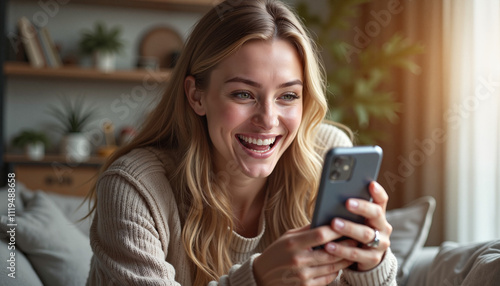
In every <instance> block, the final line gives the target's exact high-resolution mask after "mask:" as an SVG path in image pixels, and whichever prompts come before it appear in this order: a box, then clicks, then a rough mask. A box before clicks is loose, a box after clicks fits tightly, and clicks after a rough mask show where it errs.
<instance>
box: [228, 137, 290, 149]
mask: <svg viewBox="0 0 500 286" xmlns="http://www.w3.org/2000/svg"><path fill="white" fill-rule="evenodd" d="M281 137H282V136H276V137H272V138H266V139H262V138H254V137H249V136H244V135H237V138H238V140H239V141H240V143H241V145H243V147H245V148H247V149H248V150H250V151H252V152H256V153H266V152H268V151H270V150H271V149H272V148H273V147H274V146H275V145H276V143H277V141H279V139H281Z"/></svg>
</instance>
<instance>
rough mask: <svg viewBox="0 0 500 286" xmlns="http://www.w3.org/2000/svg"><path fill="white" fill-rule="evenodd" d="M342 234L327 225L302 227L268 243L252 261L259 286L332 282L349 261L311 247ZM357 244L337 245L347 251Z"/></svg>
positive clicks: (324, 283)
mask: <svg viewBox="0 0 500 286" xmlns="http://www.w3.org/2000/svg"><path fill="white" fill-rule="evenodd" d="M341 236H342V235H340V234H338V233H337V232H335V231H333V230H332V229H331V227H330V226H322V227H318V228H314V229H310V226H305V227H303V228H300V229H295V230H291V231H288V232H286V233H285V234H284V235H283V236H281V237H280V238H279V239H277V240H276V241H275V242H274V243H273V244H271V245H270V246H269V247H268V248H266V250H264V252H263V253H262V254H261V255H260V256H259V257H257V258H255V260H254V262H253V271H254V276H255V279H256V280H257V284H258V285H290V283H297V282H299V283H298V284H299V285H326V284H329V283H330V282H332V281H333V280H335V278H336V277H337V275H338V272H339V271H340V270H341V269H344V268H346V267H348V266H349V265H351V264H352V262H350V261H348V260H346V259H343V258H339V257H337V256H335V255H331V254H329V253H327V252H326V251H325V250H322V249H318V250H313V249H312V248H313V247H315V246H318V245H323V244H325V243H327V242H329V241H332V240H335V239H337V238H339V237H341ZM356 244H357V242H355V241H352V240H345V241H342V242H339V243H338V245H342V246H343V247H346V248H351V247H355V246H356Z"/></svg>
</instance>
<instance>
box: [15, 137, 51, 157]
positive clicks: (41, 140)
mask: <svg viewBox="0 0 500 286" xmlns="http://www.w3.org/2000/svg"><path fill="white" fill-rule="evenodd" d="M12 145H13V146H14V147H17V148H24V149H25V152H26V155H27V156H28V158H30V159H31V160H35V161H38V160H41V159H43V157H44V156H45V147H47V146H49V139H48V138H47V135H46V134H45V133H44V132H41V131H36V130H32V129H26V130H23V131H21V132H20V133H19V134H18V135H16V136H15V137H14V138H13V139H12Z"/></svg>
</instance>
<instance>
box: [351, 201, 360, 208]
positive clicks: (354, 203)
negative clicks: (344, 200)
mask: <svg viewBox="0 0 500 286" xmlns="http://www.w3.org/2000/svg"><path fill="white" fill-rule="evenodd" d="M349 206H350V207H351V208H353V209H355V208H357V207H358V206H359V202H358V201H355V200H349Z"/></svg>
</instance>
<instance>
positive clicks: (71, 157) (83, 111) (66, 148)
mask: <svg viewBox="0 0 500 286" xmlns="http://www.w3.org/2000/svg"><path fill="white" fill-rule="evenodd" d="M61 104H62V105H61V106H54V105H51V106H50V107H49V108H50V109H49V111H50V113H51V115H53V116H54V118H56V119H57V120H58V121H59V125H58V126H57V127H56V128H57V129H59V131H60V132H61V133H62V134H63V138H62V140H61V153H62V154H63V155H64V156H66V159H67V160H68V161H73V162H82V161H85V160H87V159H88V158H89V157H90V153H91V146H90V142H89V140H88V139H87V137H86V136H85V134H84V133H83V132H84V131H85V128H86V127H87V126H88V124H89V123H90V121H91V120H92V119H93V118H94V116H95V115H96V109H95V108H94V107H86V106H85V105H84V102H83V98H82V97H78V98H77V99H76V100H74V101H73V100H70V99H69V98H67V97H61Z"/></svg>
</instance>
